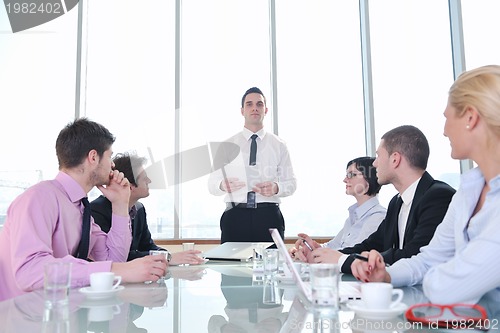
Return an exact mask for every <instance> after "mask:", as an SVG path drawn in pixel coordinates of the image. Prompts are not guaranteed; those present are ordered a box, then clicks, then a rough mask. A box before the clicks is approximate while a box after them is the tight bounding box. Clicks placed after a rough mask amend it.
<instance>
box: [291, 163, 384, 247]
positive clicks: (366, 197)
mask: <svg viewBox="0 0 500 333" xmlns="http://www.w3.org/2000/svg"><path fill="white" fill-rule="evenodd" d="M374 160H375V159H374V158H373V157H358V158H355V159H353V160H352V161H349V162H348V163H347V169H346V176H345V178H344V183H345V184H346V194H347V195H352V196H353V197H354V198H355V199H356V203H355V204H353V205H352V206H350V207H349V209H348V211H349V217H348V218H347V220H346V221H345V223H344V227H343V228H342V229H341V230H340V231H339V233H338V234H337V236H335V238H333V239H332V240H330V241H329V242H327V243H325V244H323V245H320V244H318V243H317V242H315V241H313V240H312V239H311V237H309V236H308V235H307V234H304V233H300V234H298V236H299V240H298V241H297V242H296V243H295V247H293V248H291V249H290V250H289V252H290V254H291V256H292V257H295V253H296V252H297V251H299V250H300V249H301V248H302V247H303V246H307V245H309V246H310V247H311V250H313V249H315V248H318V247H322V246H323V247H328V248H331V249H335V250H337V249H342V248H344V247H350V246H353V245H355V244H358V243H360V242H361V241H363V240H365V239H366V238H367V237H368V236H370V235H371V234H372V233H373V232H375V230H377V228H378V226H379V224H380V223H381V222H382V220H383V219H384V218H385V214H386V211H387V210H386V209H385V208H384V207H383V206H382V205H380V203H379V201H378V197H377V194H378V192H379V191H380V188H381V185H379V183H378V182H377V172H376V170H375V168H374V167H373V161H374Z"/></svg>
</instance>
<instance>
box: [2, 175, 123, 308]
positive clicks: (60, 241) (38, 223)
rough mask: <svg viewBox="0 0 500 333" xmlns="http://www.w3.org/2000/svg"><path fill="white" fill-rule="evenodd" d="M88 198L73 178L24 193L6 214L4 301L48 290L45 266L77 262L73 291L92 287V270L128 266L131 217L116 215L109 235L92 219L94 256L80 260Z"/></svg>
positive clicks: (91, 253)
mask: <svg viewBox="0 0 500 333" xmlns="http://www.w3.org/2000/svg"><path fill="white" fill-rule="evenodd" d="M85 196H87V194H86V193H85V192H84V191H83V189H82V187H81V186H80V185H79V184H78V183H77V182H76V181H75V180H74V179H73V178H71V177H70V176H69V175H68V174H66V173H64V172H59V174H58V175H57V176H56V178H55V179H54V180H47V181H42V182H40V183H38V184H36V185H34V186H32V187H30V188H29V189H27V190H26V191H25V192H24V193H22V194H21V195H19V196H18V197H17V198H16V199H15V200H14V201H13V202H12V204H11V205H10V207H9V209H8V211H7V220H6V221H5V225H4V227H3V230H2V231H1V232H0V301H2V300H6V299H9V298H11V297H15V296H17V295H21V294H23V293H25V292H29V291H32V290H35V289H39V288H43V272H44V265H45V264H46V263H48V262H54V261H61V262H71V263H73V265H72V269H71V287H72V288H74V287H82V286H87V285H89V276H90V273H93V272H102V271H110V270H111V263H112V262H125V261H127V255H128V252H129V249H130V244H131V241H132V234H131V232H130V217H129V216H118V215H114V214H113V216H112V221H113V222H112V228H111V229H110V230H109V233H108V234H106V233H105V232H103V231H101V228H100V227H99V226H98V225H97V224H95V223H94V220H93V218H92V220H91V223H92V225H91V230H90V246H89V258H91V259H93V260H94V262H88V261H86V260H83V259H77V258H75V257H74V256H73V254H74V253H76V251H77V248H78V244H79V242H80V238H81V233H82V217H83V215H82V214H83V204H82V203H81V199H82V198H83V197H85Z"/></svg>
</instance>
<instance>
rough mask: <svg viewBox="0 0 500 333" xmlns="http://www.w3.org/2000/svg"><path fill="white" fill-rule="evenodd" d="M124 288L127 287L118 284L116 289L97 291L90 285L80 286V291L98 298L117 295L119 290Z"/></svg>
mask: <svg viewBox="0 0 500 333" xmlns="http://www.w3.org/2000/svg"><path fill="white" fill-rule="evenodd" d="M123 289H125V287H124V286H118V287H116V288H115V289H111V290H106V291H95V290H92V289H91V288H90V287H83V288H80V290H79V291H80V292H81V293H82V294H85V295H87V297H89V298H94V299H97V298H107V297H111V296H113V295H115V294H116V293H117V292H119V291H121V290H123Z"/></svg>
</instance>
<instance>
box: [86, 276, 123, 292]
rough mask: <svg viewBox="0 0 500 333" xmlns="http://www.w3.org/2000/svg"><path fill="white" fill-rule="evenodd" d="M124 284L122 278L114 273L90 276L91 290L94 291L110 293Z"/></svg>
mask: <svg viewBox="0 0 500 333" xmlns="http://www.w3.org/2000/svg"><path fill="white" fill-rule="evenodd" d="M121 282H122V277H121V276H118V275H115V273H113V272H98V273H92V274H90V289H92V291H109V290H113V289H116V288H117V287H118V286H119V285H120V283H121Z"/></svg>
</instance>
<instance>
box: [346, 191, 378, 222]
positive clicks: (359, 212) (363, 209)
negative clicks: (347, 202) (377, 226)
mask: <svg viewBox="0 0 500 333" xmlns="http://www.w3.org/2000/svg"><path fill="white" fill-rule="evenodd" d="M378 204H379V201H378V197H377V196H374V197H373V198H370V199H368V200H367V201H365V202H364V203H363V204H362V205H361V206H358V204H357V203H356V204H354V205H352V206H351V207H349V212H351V213H354V214H356V216H357V217H358V218H361V217H363V216H364V215H365V214H366V213H368V211H369V210H370V209H372V208H373V207H375V206H376V205H378Z"/></svg>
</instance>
